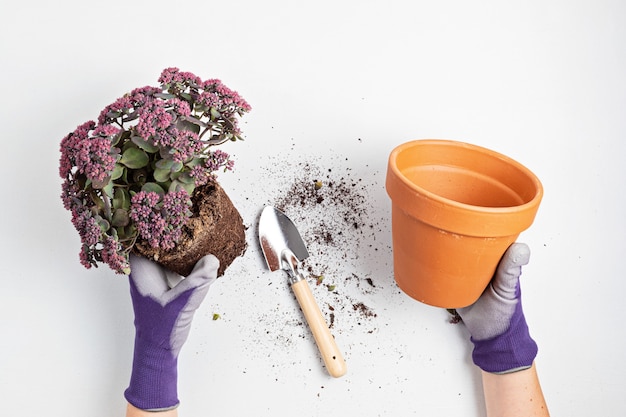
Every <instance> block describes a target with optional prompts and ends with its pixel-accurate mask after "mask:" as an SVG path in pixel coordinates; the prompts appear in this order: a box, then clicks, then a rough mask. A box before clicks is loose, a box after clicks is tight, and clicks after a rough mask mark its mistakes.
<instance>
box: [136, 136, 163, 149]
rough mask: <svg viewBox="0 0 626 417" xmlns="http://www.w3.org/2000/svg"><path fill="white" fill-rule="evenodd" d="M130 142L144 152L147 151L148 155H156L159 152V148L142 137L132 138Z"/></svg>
mask: <svg viewBox="0 0 626 417" xmlns="http://www.w3.org/2000/svg"><path fill="white" fill-rule="evenodd" d="M130 140H131V141H132V142H133V143H134V144H135V145H137V146H138V147H139V148H140V149H143V150H144V151H146V152H148V153H156V152H158V150H159V147H158V146H155V145H153V144H151V143H150V142H148V141H147V140H145V139H144V138H142V137H141V136H132V137H131V138H130Z"/></svg>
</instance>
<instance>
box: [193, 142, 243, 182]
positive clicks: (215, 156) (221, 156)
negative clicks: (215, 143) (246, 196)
mask: <svg viewBox="0 0 626 417" xmlns="http://www.w3.org/2000/svg"><path fill="white" fill-rule="evenodd" d="M233 165H234V163H233V161H232V160H231V159H230V156H229V155H228V154H227V153H226V152H224V151H221V150H219V149H217V150H215V151H213V152H210V153H209V154H208V158H206V159H204V161H203V163H202V164H199V165H196V166H195V167H193V168H192V169H191V171H190V172H189V175H190V176H191V177H192V178H193V179H194V180H195V184H196V186H199V185H204V184H206V183H208V182H209V181H213V180H215V171H217V170H219V169H224V171H231V170H232V169H233Z"/></svg>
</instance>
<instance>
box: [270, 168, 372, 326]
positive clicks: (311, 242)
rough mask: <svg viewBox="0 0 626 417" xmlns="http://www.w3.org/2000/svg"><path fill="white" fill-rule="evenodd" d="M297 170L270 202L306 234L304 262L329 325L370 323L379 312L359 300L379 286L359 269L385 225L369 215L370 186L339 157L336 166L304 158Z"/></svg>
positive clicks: (304, 236)
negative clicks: (306, 160)
mask: <svg viewBox="0 0 626 417" xmlns="http://www.w3.org/2000/svg"><path fill="white" fill-rule="evenodd" d="M295 171H296V172H297V173H298V174H297V175H296V176H295V177H294V178H293V181H292V182H290V183H288V184H287V186H286V188H285V189H284V190H282V191H281V192H280V193H279V194H278V196H277V198H276V199H275V201H274V202H272V203H270V204H272V205H274V206H275V207H276V208H278V209H279V210H281V211H283V212H284V213H285V214H287V216H288V217H289V218H290V219H291V220H292V221H293V222H294V224H295V225H296V227H297V228H298V230H299V232H300V234H301V235H302V238H303V240H304V242H305V244H306V246H307V249H308V251H309V254H310V257H309V258H308V259H306V260H304V261H303V264H304V266H305V269H306V271H307V272H308V275H309V278H310V281H311V282H310V283H311V287H312V290H313V291H314V295H315V297H316V300H317V302H318V304H319V305H320V308H322V310H323V312H324V314H325V315H326V318H327V322H328V324H329V327H330V328H335V329H337V325H338V324H341V323H342V322H343V324H344V325H343V326H340V328H349V324H348V323H352V324H356V325H358V326H360V325H363V324H366V323H367V324H371V321H372V320H374V319H375V318H376V317H377V314H376V313H375V312H374V311H373V309H372V308H370V307H368V306H367V305H366V303H365V301H364V300H362V299H359V298H355V297H359V294H361V295H363V296H367V295H368V294H371V293H372V292H373V291H375V290H376V288H377V286H376V284H375V278H374V277H372V276H369V275H367V274H364V272H363V270H362V268H360V264H361V263H362V258H363V257H364V256H363V253H362V252H363V250H364V248H365V247H367V248H368V249H369V250H371V248H372V246H373V245H374V244H375V234H376V233H377V231H380V228H381V226H380V224H379V222H377V221H372V220H371V218H370V216H369V214H370V212H371V211H372V208H371V207H370V206H369V205H368V198H367V196H368V192H369V191H371V190H369V189H368V188H369V187H371V184H369V183H367V182H366V181H363V180H362V179H361V178H359V177H358V176H357V175H355V174H353V170H352V169H351V168H348V167H343V168H342V167H337V161H335V163H334V164H333V168H326V167H322V166H320V165H316V164H314V163H313V162H302V163H300V164H298V166H297V167H296V169H295ZM374 250H375V249H374ZM355 290H356V291H355ZM324 306H326V308H324ZM372 332H373V331H369V333H372Z"/></svg>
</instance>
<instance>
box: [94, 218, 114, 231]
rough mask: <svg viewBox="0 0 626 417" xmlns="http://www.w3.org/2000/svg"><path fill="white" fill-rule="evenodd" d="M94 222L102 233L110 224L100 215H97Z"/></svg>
mask: <svg viewBox="0 0 626 417" xmlns="http://www.w3.org/2000/svg"><path fill="white" fill-rule="evenodd" d="M96 222H97V223H98V226H100V230H102V232H103V233H106V232H107V231H108V230H109V229H110V228H111V224H110V223H109V222H108V221H106V219H103V218H102V217H97V218H96Z"/></svg>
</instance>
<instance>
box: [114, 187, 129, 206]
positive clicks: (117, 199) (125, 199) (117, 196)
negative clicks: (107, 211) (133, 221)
mask: <svg viewBox="0 0 626 417" xmlns="http://www.w3.org/2000/svg"><path fill="white" fill-rule="evenodd" d="M113 208H114V209H124V210H128V209H130V194H129V193H128V190H126V189H125V188H116V189H115V191H114V193H113Z"/></svg>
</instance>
